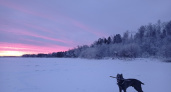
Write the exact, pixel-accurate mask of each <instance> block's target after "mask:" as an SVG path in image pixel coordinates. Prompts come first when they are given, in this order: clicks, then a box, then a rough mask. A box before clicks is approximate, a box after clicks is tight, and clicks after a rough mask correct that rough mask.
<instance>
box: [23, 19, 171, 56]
mask: <svg viewBox="0 0 171 92" xmlns="http://www.w3.org/2000/svg"><path fill="white" fill-rule="evenodd" d="M23 57H60V58H62V57H69V58H90V59H91V58H93V59H94V58H96V59H101V58H104V57H112V58H120V57H121V58H122V57H128V58H137V57H165V58H170V57H171V21H169V22H161V21H160V20H158V21H157V23H155V24H152V23H149V24H148V25H142V26H140V27H139V28H138V30H137V31H134V32H133V31H126V32H124V34H123V36H121V35H120V34H116V35H112V36H109V37H107V38H105V37H104V38H99V39H98V40H97V41H94V43H92V44H91V45H90V46H88V45H83V46H77V47H76V48H73V49H70V50H68V51H64V52H54V53H51V54H32V55H31V54H25V55H23Z"/></svg>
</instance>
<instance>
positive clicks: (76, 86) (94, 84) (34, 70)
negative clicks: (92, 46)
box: [0, 58, 171, 92]
mask: <svg viewBox="0 0 171 92" xmlns="http://www.w3.org/2000/svg"><path fill="white" fill-rule="evenodd" d="M170 70H171V63H165V62H160V61H159V60H156V59H135V60H131V61H129V60H128V61H126V60H117V59H116V60H112V59H107V60H88V59H71V58H0V92H119V89H118V86H117V84H116V79H113V78H110V77H109V76H116V74H117V73H122V74H123V77H124V78H136V79H139V80H140V81H142V82H143V83H145V85H142V89H143V91H144V92H171V87H170V85H171V77H170V76H171V72H170ZM127 92H136V91H135V90H134V89H133V88H132V87H130V88H128V89H127Z"/></svg>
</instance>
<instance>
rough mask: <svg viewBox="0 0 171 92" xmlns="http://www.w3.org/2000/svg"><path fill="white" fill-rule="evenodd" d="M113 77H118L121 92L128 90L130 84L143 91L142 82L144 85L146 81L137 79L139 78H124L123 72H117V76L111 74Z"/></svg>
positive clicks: (140, 91) (139, 91)
mask: <svg viewBox="0 0 171 92" xmlns="http://www.w3.org/2000/svg"><path fill="white" fill-rule="evenodd" d="M110 77H112V78H116V79H117V82H118V83H117V84H118V86H119V92H122V90H123V91H124V92H126V89H127V88H128V87H129V86H132V87H134V88H135V90H137V91H138V92H143V91H142V88H141V84H143V85H144V83H142V82H141V81H139V80H137V79H124V78H123V75H122V74H117V76H116V77H113V76H110Z"/></svg>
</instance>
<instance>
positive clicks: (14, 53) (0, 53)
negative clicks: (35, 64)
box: [0, 51, 25, 56]
mask: <svg viewBox="0 0 171 92" xmlns="http://www.w3.org/2000/svg"><path fill="white" fill-rule="evenodd" d="M23 54H25V53H24V52H20V51H0V56H22V55H23Z"/></svg>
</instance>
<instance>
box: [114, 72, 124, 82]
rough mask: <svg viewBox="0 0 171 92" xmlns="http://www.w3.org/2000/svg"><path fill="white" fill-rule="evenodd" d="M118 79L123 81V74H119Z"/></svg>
mask: <svg viewBox="0 0 171 92" xmlns="http://www.w3.org/2000/svg"><path fill="white" fill-rule="evenodd" d="M116 79H117V82H121V81H122V80H123V79H124V78H123V75H122V74H117V75H116Z"/></svg>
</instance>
